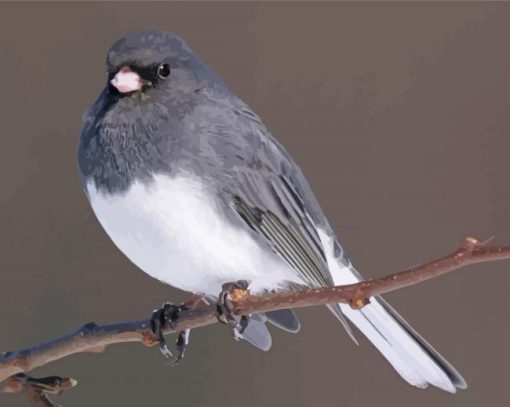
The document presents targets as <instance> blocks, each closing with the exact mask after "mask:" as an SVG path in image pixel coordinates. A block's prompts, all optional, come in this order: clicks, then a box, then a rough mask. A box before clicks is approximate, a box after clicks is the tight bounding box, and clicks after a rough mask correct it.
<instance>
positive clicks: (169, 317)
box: [150, 302, 189, 364]
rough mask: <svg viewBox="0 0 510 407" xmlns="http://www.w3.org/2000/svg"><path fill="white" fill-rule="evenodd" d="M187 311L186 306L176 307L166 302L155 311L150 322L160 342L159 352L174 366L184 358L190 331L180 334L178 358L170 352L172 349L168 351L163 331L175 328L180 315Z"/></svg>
mask: <svg viewBox="0 0 510 407" xmlns="http://www.w3.org/2000/svg"><path fill="white" fill-rule="evenodd" d="M187 309H188V307H187V306H186V305H185V304H181V305H175V304H172V303H170V302H166V303H164V304H163V305H162V306H161V308H159V309H156V310H154V311H153V313H152V317H151V320H150V327H151V331H152V332H153V333H154V335H155V336H156V339H157V340H158V342H159V350H160V352H161V354H162V355H163V356H164V357H165V358H167V359H171V361H172V363H173V364H177V363H178V362H179V361H180V360H181V359H182V358H183V356H184V351H185V349H186V345H187V344H188V342H189V329H186V330H184V331H180V332H179V334H178V337H177V342H176V349H177V356H174V355H173V354H172V352H170V349H168V345H167V343H166V339H165V335H164V334H163V331H164V329H166V328H168V327H170V328H175V327H176V322H177V320H178V319H179V315H180V313H181V312H182V311H185V310H187Z"/></svg>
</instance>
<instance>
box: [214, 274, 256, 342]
mask: <svg viewBox="0 0 510 407" xmlns="http://www.w3.org/2000/svg"><path fill="white" fill-rule="evenodd" d="M221 288H222V290H221V293H220V295H219V297H218V302H217V304H216V311H217V317H218V321H219V322H221V323H222V324H226V325H228V326H229V327H230V328H231V329H232V332H233V334H234V339H236V340H239V339H242V338H243V333H244V331H245V330H246V328H247V327H248V323H249V322H250V317H249V316H248V315H242V316H241V317H236V316H235V315H234V314H233V305H232V301H235V300H237V299H239V298H241V297H244V296H245V295H247V294H248V282H247V281H245V280H240V281H237V282H235V283H225V284H223V286H222V287H221Z"/></svg>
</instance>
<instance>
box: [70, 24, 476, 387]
mask: <svg viewBox="0 0 510 407" xmlns="http://www.w3.org/2000/svg"><path fill="white" fill-rule="evenodd" d="M106 66H107V78H106V84H105V86H104V88H103V89H102V90H101V92H100V93H99V96H98V97H97V99H96V100H95V102H94V103H92V105H91V106H90V107H89V108H88V109H87V110H86V111H85V113H84V116H83V128H82V131H81V134H80V140H79V144H78V154H77V155H78V167H79V172H80V178H81V182H82V186H83V189H84V191H85V194H86V196H87V198H88V200H89V202H90V205H91V207H92V210H93V212H94V213H95V215H96V217H97V219H98V221H99V223H100V224H101V225H102V227H103V229H104V230H105V232H106V234H107V235H108V236H109V237H110V239H111V240H112V241H113V243H114V244H115V245H116V246H117V247H118V249H120V251H121V252H123V253H124V255H125V256H126V257H127V258H128V259H129V260H130V261H131V262H132V263H134V264H135V265H136V266H137V267H138V268H140V269H141V270H142V271H144V272H145V273H147V274H148V275H149V276H151V277H153V278H155V279H157V280H160V281H161V282H163V283H165V284H168V285H170V286H172V287H175V288H177V289H180V290H183V291H186V292H190V293H192V294H194V295H198V296H201V297H202V298H216V299H217V298H218V296H219V293H221V292H222V289H223V288H224V285H225V284H227V283H230V282H241V281H243V282H245V283H246V284H247V288H248V289H249V292H250V293H263V292H268V291H277V290H282V289H290V290H292V289H296V287H302V286H307V287H328V286H334V285H345V284H351V283H356V282H359V281H361V280H363V277H362V276H361V274H359V272H358V271H357V270H356V269H355V268H354V266H353V264H352V262H351V260H350V258H349V257H348V256H347V254H346V253H345V251H344V249H343V247H342V246H341V244H340V242H339V239H338V238H337V236H336V234H335V232H334V231H333V228H332V226H331V224H330V223H329V222H328V220H327V218H326V216H325V214H324V212H323V210H322V209H321V206H320V204H319V202H318V200H317V198H316V196H315V195H314V193H313V191H312V189H311V187H310V185H309V183H308V182H307V180H306V178H305V176H304V174H303V172H302V171H301V169H300V167H299V166H298V164H297V163H296V162H295V161H294V160H293V158H292V157H291V156H290V155H289V153H288V152H287V151H286V149H285V148H284V147H283V146H282V145H281V144H280V143H279V142H278V141H277V139H276V138H275V137H274V136H273V135H272V134H271V133H270V131H269V130H268V129H267V128H266V126H265V125H264V123H263V122H262V120H261V118H260V117H259V116H258V115H257V114H256V113H255V112H254V111H253V110H252V109H251V108H250V107H249V106H248V105H247V104H246V103H244V102H243V101H242V100H241V99H240V98H239V97H238V96H236V94H235V93H234V92H233V91H231V90H230V88H229V87H228V86H227V84H226V83H225V82H224V81H223V80H222V78H221V77H220V76H219V75H218V74H217V73H216V72H215V71H214V70H213V69H212V68H210V67H209V66H207V65H206V64H205V63H204V62H202V61H201V60H200V59H199V57H198V56H197V55H195V53H194V52H193V51H192V49H191V48H190V47H189V46H188V45H187V44H186V42H185V41H184V40H183V39H181V38H180V37H179V36H178V35H176V34H173V33H170V32H167V31H164V30H147V31H139V32H131V33H128V34H126V35H124V36H123V37H122V38H120V39H118V40H117V41H116V42H114V43H113V45H111V47H110V48H109V50H108V51H107V57H106ZM169 304H170V303H169ZM328 308H329V310H330V311H331V312H332V313H333V314H334V315H335V316H336V317H337V318H338V320H339V321H340V322H341V323H342V324H343V325H344V327H345V328H346V330H347V331H348V332H349V334H350V335H353V334H352V332H351V330H350V325H349V324H348V322H347V320H349V321H351V322H352V323H353V324H354V325H355V326H356V327H357V328H358V329H359V330H360V331H361V332H362V333H363V334H364V335H365V336H366V337H367V338H368V340H369V341H370V342H372V343H373V345H375V347H376V348H377V349H378V350H379V351H380V352H381V354H382V355H383V356H384V358H385V359H386V360H387V361H388V362H389V363H390V364H391V366H392V367H393V368H394V369H395V370H396V372H397V373H398V374H399V375H400V376H401V377H402V378H403V379H404V380H405V381H406V382H408V383H409V384H411V385H414V386H417V387H420V388H425V387H427V386H428V385H429V384H431V385H433V386H436V387H438V388H440V389H442V390H445V391H447V392H451V393H454V392H455V391H456V389H458V388H460V389H464V388H466V387H467V384H466V381H465V380H464V379H463V377H462V376H461V375H460V374H459V372H458V371H457V370H456V369H455V368H454V367H453V366H452V365H451V364H450V363H449V362H448V361H447V360H446V359H445V358H444V357H442V356H441V355H440V354H439V353H438V352H437V351H436V350H435V349H434V348H433V347H432V346H431V345H430V344H429V343H428V342H427V341H426V340H425V339H424V338H423V337H422V336H421V335H420V334H418V333H417V332H416V331H415V330H414V329H413V328H412V327H411V326H410V325H409V324H408V323H407V322H406V321H405V320H404V319H403V318H402V317H401V316H400V315H399V314H398V313H397V311H396V310H395V309H394V308H392V307H391V306H390V305H389V304H388V303H387V302H386V301H385V300H384V299H383V298H381V297H380V296H375V297H373V298H371V301H370V303H369V304H368V305H366V306H364V307H362V308H361V309H353V308H351V307H350V306H349V305H348V304H334V305H329V306H328ZM162 309H163V311H165V309H166V310H167V311H169V310H170V311H171V312H170V313H176V312H178V311H179V308H178V307H177V308H176V307H174V306H170V305H168V304H167V307H166V308H165V307H162ZM167 313H168V312H167ZM267 322H270V323H272V324H273V325H276V326H277V327H280V328H282V329H285V330H288V331H290V332H297V331H299V328H300V322H299V320H298V318H297V315H296V314H295V313H294V312H293V311H292V310H281V311H274V312H272V313H271V312H268V313H265V314H259V315H254V316H253V317H252V320H250V322H249V323H248V326H247V327H245V328H246V330H245V332H244V334H243V335H241V336H244V337H245V339H247V340H248V341H249V342H250V343H252V344H254V345H255V346H257V347H258V348H260V349H262V350H268V349H269V348H270V347H271V339H270V334H269V331H268V330H267V328H266V323H267ZM188 335H189V332H185V333H184V334H183V335H181V336H180V338H179V340H180V342H181V343H180V345H183V342H186V343H187V341H188ZM179 340H178V341H179Z"/></svg>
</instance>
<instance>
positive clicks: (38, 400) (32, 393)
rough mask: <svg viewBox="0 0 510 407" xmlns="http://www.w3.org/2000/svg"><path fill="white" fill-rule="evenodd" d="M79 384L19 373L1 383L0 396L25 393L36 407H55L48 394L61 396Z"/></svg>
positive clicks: (60, 378) (68, 379)
mask: <svg viewBox="0 0 510 407" xmlns="http://www.w3.org/2000/svg"><path fill="white" fill-rule="evenodd" d="M77 384H78V382H77V381H76V380H74V379H71V378H68V377H66V378H62V377H58V376H48V377H41V378H35V377H31V376H27V375H26V374H23V373H18V374H16V375H14V376H11V377H9V378H8V379H7V380H5V381H4V382H3V383H0V394H3V393H21V392H25V393H26V394H27V396H28V398H29V400H30V401H31V404H32V405H33V406H34V407H38V406H41V407H55V404H53V402H52V401H51V399H50V398H49V396H48V394H60V393H62V392H63V391H65V390H68V389H71V388H73V387H74V386H76V385H77Z"/></svg>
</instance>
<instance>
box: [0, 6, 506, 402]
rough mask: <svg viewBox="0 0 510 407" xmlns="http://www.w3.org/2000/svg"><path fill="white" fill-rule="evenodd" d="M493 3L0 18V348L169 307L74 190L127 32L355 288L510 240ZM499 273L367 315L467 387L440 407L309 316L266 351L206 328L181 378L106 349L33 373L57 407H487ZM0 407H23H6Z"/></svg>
mask: <svg viewBox="0 0 510 407" xmlns="http://www.w3.org/2000/svg"><path fill="white" fill-rule="evenodd" d="M509 21H510V4H481V3H478V4H454V3H448V4H437V3H436V4H397V3H394V4H375V3H372V4H369V3H364V4H352V3H349V4H347V3H345V4H341V3H336V4H332V3H329V4H326V3H318V4H312V3H305V4H303V3H301V4H297V3H280V4H267V3H266V4H257V3H250V4H239V3H238V4H234V3H216V4H213V3H207V4H206V3H187V4H184V3H174V4H151V5H149V4H129V5H127V4H122V5H121V4H72V5H71V4H69V5H64V4H53V5H43V4H37V5H34V4H27V3H25V4H17V5H15V4H10V5H9V4H2V5H1V6H0V61H1V64H0V89H1V90H0V94H1V97H0V115H1V117H0V118H1V120H0V126H1V127H0V185H1V193H0V194H1V195H0V270H1V284H0V323H1V327H2V328H1V331H0V349H3V350H7V349H11V348H18V347H21V346H26V345H30V344H33V343H36V342H39V341H41V340H44V339H49V338H51V337H53V336H55V335H60V334H63V333H65V332H68V331H70V330H72V329H74V328H76V327H77V326H79V325H80V324H82V323H85V322H88V321H96V322H98V323H104V322H109V321H115V320H123V319H131V318H141V317H145V316H148V315H149V313H150V311H151V310H152V309H153V308H154V307H155V306H157V305H159V304H160V303H162V302H163V301H164V300H168V299H173V300H176V301H178V300H180V299H181V298H182V297H183V295H182V293H178V292H176V291H174V290H172V289H170V288H168V287H165V286H163V285H161V284H160V283H158V282H156V281H154V280H151V279H150V278H148V277H146V276H145V275H144V274H143V273H141V272H140V271H138V270H137V269H136V268H135V267H134V266H133V265H132V264H130V263H129V261H127V260H126V258H124V256H123V255H122V254H121V253H120V252H119V251H117V249H116V248H115V247H114V246H113V244H112V243H111V242H110V241H109V240H108V238H107V237H106V235H105V233H103V231H102V230H101V229H100V227H99V225H98V223H97V222H96V220H95V218H94V216H93V214H92V212H91V210H90V208H89V206H88V203H87V201H86V199H85V197H84V195H83V193H82V191H81V187H80V183H79V178H78V173H77V168H76V161H75V149H76V143H77V140H78V136H79V131H80V126H81V114H82V112H83V110H84V109H85V108H86V107H87V106H88V105H89V104H90V103H91V102H92V101H93V99H94V98H95V96H96V95H97V93H98V92H99V90H100V88H101V87H102V85H103V83H104V81H105V66H104V56H105V52H106V50H107V48H108V46H109V45H110V44H111V43H112V41H114V40H115V39H116V38H117V37H119V36H120V35H122V34H123V33H125V32H126V31H130V30H136V29H143V28H158V27H159V28H164V29H168V30H172V31H174V32H176V33H178V34H180V35H181V36H183V37H184V38H185V39H186V40H187V41H188V43H189V44H190V45H191V47H192V48H193V49H194V50H195V51H196V52H197V54H199V55H200V56H201V57H202V58H203V59H204V60H205V61H206V62H207V63H209V64H210V65H211V66H212V67H213V68H215V69H216V70H217V71H218V72H219V73H220V74H221V75H222V76H223V77H224V78H225V80H226V81H227V83H229V84H230V86H231V87H232V88H233V89H234V90H235V92H236V93H238V94H239V95H240V96H241V97H242V98H243V99H244V100H245V101H246V102H248V103H249V104H250V105H251V106H252V107H253V108H254V110H255V111H256V112H258V113H259V114H260V115H261V116H262V117H263V119H264V120H265V122H266V124H267V125H268V127H269V128H270V129H271V130H272V131H273V133H274V134H275V135H276V136H277V137H278V138H279V139H280V140H281V141H282V142H283V143H284V145H286V146H287V148H288V149H289V151H290V152H291V153H292V154H293V155H294V157H295V158H296V159H297V161H298V162H299V163H300V165H301V166H302V168H303V170H304V172H305V174H307V176H308V178H309V180H310V182H311V184H312V187H313V189H314V191H315V192H316V194H317V195H318V197H319V200H320V201H321V202H322V205H323V207H324V210H325V212H326V213H327V214H328V216H329V219H330V220H331V223H332V224H333V225H334V227H335V229H336V230H337V231H338V233H339V235H340V237H341V239H342V242H343V244H344V246H345V247H346V248H347V250H348V252H349V253H350V255H351V257H352V259H353V260H354V262H355V264H356V265H357V266H358V268H359V269H360V270H361V271H362V272H364V274H365V275H366V276H380V275H382V274H385V273H388V272H392V271H396V270H400V269H402V268H404V267H407V266H410V265H413V264H417V263H420V262H423V261H426V260H428V259H431V258H434V257H436V256H439V255H442V254H444V253H446V252H448V251H450V250H452V249H454V248H455V247H456V245H457V244H458V243H459V241H460V240H461V238H462V237H463V236H464V235H465V234H468V233H469V234H474V235H475V236H479V237H480V238H486V237H489V236H491V235H496V236H497V241H498V242H501V243H505V242H506V243H510V221H509V214H510V209H509V208H510V195H509V192H508V191H509V188H508V172H509V171H510V163H509V160H508V154H509V151H510V139H509V132H510V117H509V114H508V113H509V109H510V100H509V94H510V81H509V77H510V52H509V47H508V38H510V24H509ZM509 267H510V264H509V263H508V262H507V263H499V264H496V263H494V264H488V265H480V266H473V267H470V268H469V269H464V270H462V271H459V272H456V273H454V274H451V275H449V276H446V277H443V278H439V279H436V280H434V281H432V282H429V283H425V284H422V285H419V286H416V287H412V288H408V289H405V290H401V291H399V292H396V293H393V294H391V295H388V296H387V298H388V299H390V300H391V302H392V303H393V304H394V305H395V306H396V307H397V308H398V309H399V310H401V312H402V313H403V314H404V315H405V316H406V317H407V318H408V319H409V320H410V321H411V322H413V324H414V325H415V326H416V327H417V328H419V331H420V332H422V333H423V334H424V336H425V337H427V338H428V339H429V340H430V341H431V342H432V343H433V344H434V345H435V346H436V347H437V348H438V349H440V350H441V352H442V353H444V355H445V356H447V357H448V359H449V360H450V361H451V362H452V363H453V364H454V365H455V366H457V367H458V369H459V370H460V371H461V372H462V373H463V374H464V375H465V377H466V380H467V381H468V383H469V385H470V387H469V389H468V390H467V391H461V392H460V393H458V394H457V395H455V396H452V395H450V394H447V393H443V392H440V391H438V390H434V389H429V390H426V391H423V390H418V389H415V388H413V387H410V386H407V385H406V384H405V383H404V382H403V381H402V380H400V379H399V378H398V377H397V375H396V374H395V373H394V372H393V371H392V369H391V368H390V367H389V365H388V364H387V363H386V362H385V361H384V360H383V359H382V357H381V356H379V354H378V353H377V352H376V351H375V350H374V348H373V347H371V346H369V344H368V343H367V341H366V340H365V339H364V338H361V337H360V342H361V345H360V346H359V347H356V346H355V345H354V344H353V343H352V342H351V341H350V339H349V338H348V337H347V335H346V334H345V333H344V332H343V330H342V328H341V327H340V326H339V325H338V323H336V321H335V319H334V318H333V317H332V316H331V315H330V314H329V313H328V312H326V311H325V310H324V309H322V308H316V309H306V310H303V311H300V315H301V317H302V322H303V329H302V332H301V334H300V335H290V334H286V333H282V332H274V346H273V348H272V350H271V351H270V352H269V353H262V352H259V351H257V350H255V349H252V348H251V347H249V346H248V345H246V344H244V343H235V342H234V341H233V340H231V339H230V336H229V333H228V332H227V330H226V329H225V328H224V327H220V326H214V327H211V328H205V329H202V330H196V331H194V332H193V333H192V342H191V346H190V349H189V352H188V354H187V356H186V359H185V361H184V362H183V363H182V365H181V366H179V367H178V368H171V367H169V366H165V365H164V362H163V360H162V358H161V357H160V355H159V353H158V351H157V349H145V348H143V347H142V346H140V345H136V344H134V345H119V346H115V347H113V348H111V349H109V350H108V351H107V352H106V353H105V354H102V355H99V356H95V355H78V356H75V357H72V358H68V359H65V360H63V361H61V362H58V363H54V364H52V365H50V366H47V367H45V368H43V369H40V370H39V371H38V372H37V374H41V375H42V374H59V375H70V376H72V377H75V378H77V379H78V380H79V381H80V385H79V386H78V387H77V388H76V389H75V390H73V391H70V392H68V393H67V394H65V395H63V396H62V397H61V398H59V400H58V401H59V402H61V403H62V404H64V405H65V406H66V407H70V406H91V405H94V406H114V405H126V406H138V405H144V404H145V403H147V404H148V405H184V406H190V407H191V406H205V405H207V406H239V405H240V406H250V407H252V406H281V405H290V406H296V407H297V406H310V405H317V406H329V405H342V406H354V405H359V406H366V405H369V403H373V402H378V403H380V404H381V405H393V406H407V405H412V406H414V407H418V406H430V405H434V406H466V407H467V406H480V405H502V404H505V400H507V399H508V364H509V362H510V357H509V353H508V343H509V342H510V309H509V307H508V300H507V296H508V286H509V285H510V273H509V272H508V270H509ZM0 404H1V405H2V406H18V405H19V406H23V405H25V399H24V398H23V397H22V396H6V397H3V398H2V399H1V400H0Z"/></svg>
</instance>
